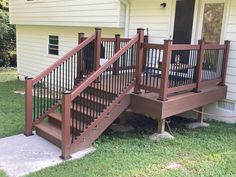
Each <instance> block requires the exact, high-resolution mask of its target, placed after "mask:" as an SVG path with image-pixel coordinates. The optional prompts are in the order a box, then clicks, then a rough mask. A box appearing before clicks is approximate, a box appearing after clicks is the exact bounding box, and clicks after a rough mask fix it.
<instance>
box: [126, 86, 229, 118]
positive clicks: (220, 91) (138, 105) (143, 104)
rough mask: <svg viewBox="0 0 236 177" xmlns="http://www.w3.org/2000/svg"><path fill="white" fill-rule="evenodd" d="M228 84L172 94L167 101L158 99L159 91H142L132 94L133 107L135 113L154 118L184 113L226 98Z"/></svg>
mask: <svg viewBox="0 0 236 177" xmlns="http://www.w3.org/2000/svg"><path fill="white" fill-rule="evenodd" d="M226 92H227V87H226V86H212V87H205V88H203V89H202V91H201V92H199V93H195V92H183V93H176V94H172V95H170V96H169V97H168V100H167V101H161V100H158V98H159V94H158V93H154V92H151V93H142V94H132V95H131V108H132V110H133V111H134V112H135V113H139V114H143V115H146V116H149V117H152V118H154V119H165V118H167V117H170V116H173V115H176V114H179V113H183V112H186V111H189V110H192V109H196V108H199V107H201V106H205V105H207V104H210V103H213V102H216V101H218V100H222V99H225V98H226Z"/></svg>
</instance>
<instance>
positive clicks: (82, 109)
mask: <svg viewBox="0 0 236 177" xmlns="http://www.w3.org/2000/svg"><path fill="white" fill-rule="evenodd" d="M71 109H74V110H75V111H76V107H74V108H73V106H72V107H71ZM77 111H78V112H80V113H82V114H85V115H88V114H86V113H90V112H95V113H96V112H98V111H97V110H95V109H93V108H89V107H87V106H81V105H79V104H78V106H77ZM88 116H90V117H92V116H91V115H88Z"/></svg>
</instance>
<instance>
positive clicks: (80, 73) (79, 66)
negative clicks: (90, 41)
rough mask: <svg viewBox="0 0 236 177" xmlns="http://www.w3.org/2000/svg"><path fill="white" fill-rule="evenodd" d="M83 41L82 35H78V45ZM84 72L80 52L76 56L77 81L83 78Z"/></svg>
mask: <svg viewBox="0 0 236 177" xmlns="http://www.w3.org/2000/svg"><path fill="white" fill-rule="evenodd" d="M83 40H84V33H79V34H78V45H79V44H80V43H82V42H83ZM83 71H84V61H83V54H82V51H81V52H79V53H78V54H77V79H78V80H79V79H81V78H82V77H83Z"/></svg>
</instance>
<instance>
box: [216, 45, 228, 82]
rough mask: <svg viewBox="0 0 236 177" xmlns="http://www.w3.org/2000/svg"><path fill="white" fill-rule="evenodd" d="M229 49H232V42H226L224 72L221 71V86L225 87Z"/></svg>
mask: <svg viewBox="0 0 236 177" xmlns="http://www.w3.org/2000/svg"><path fill="white" fill-rule="evenodd" d="M229 49H230V41H225V50H224V59H223V63H222V71H221V79H222V80H221V82H220V84H219V85H221V86H225V80H226V71H227V65H228V60H229Z"/></svg>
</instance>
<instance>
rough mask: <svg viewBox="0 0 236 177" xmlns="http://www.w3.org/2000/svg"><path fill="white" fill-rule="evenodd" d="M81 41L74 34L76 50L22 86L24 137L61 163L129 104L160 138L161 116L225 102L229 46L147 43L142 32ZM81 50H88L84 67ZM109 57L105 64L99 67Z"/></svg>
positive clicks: (89, 141) (91, 139)
mask: <svg viewBox="0 0 236 177" xmlns="http://www.w3.org/2000/svg"><path fill="white" fill-rule="evenodd" d="M82 38H83V33H80V34H79V44H78V46H76V47H75V48H74V49H72V50H71V51H70V52H68V53H67V54H66V55H64V56H63V57H62V58H61V59H59V60H57V62H55V63H54V64H52V65H51V66H49V67H48V68H47V69H46V70H45V71H43V72H42V73H41V74H39V75H38V76H37V77H36V78H34V79H32V78H26V81H25V93H26V94H25V135H27V136H30V135H32V130H33V127H35V128H36V132H37V133H38V134H39V135H41V136H43V137H44V138H46V139H48V140H51V142H52V143H54V144H56V145H58V146H60V147H61V150H62V156H61V157H62V158H63V159H68V158H70V153H71V152H75V151H77V150H81V149H84V148H86V147H89V146H91V144H92V143H93V142H94V141H95V139H96V138H98V137H99V136H100V134H101V133H102V132H103V131H105V129H106V128H107V127H108V126H109V125H110V124H111V123H112V122H114V121H115V120H116V119H117V117H118V116H119V115H120V114H121V113H122V112H123V111H124V110H125V109H127V108H128V107H131V108H132V110H133V111H134V112H136V113H140V114H144V115H147V116H150V117H152V118H154V119H157V120H158V133H163V131H164V129H165V119H166V118H167V117H170V116H173V115H176V114H179V113H182V112H185V111H189V110H192V109H196V108H199V107H202V106H204V105H207V104H210V103H212V102H216V101H218V100H222V99H224V98H226V91H227V87H226V86H225V77H226V69H227V62H228V54H229V45H230V42H229V41H225V43H224V44H223V45H219V44H205V43H204V42H203V41H199V43H198V44H197V45H189V44H188V45H184V44H173V43H172V41H169V40H165V41H164V44H150V43H148V42H147V39H146V40H145V38H144V30H143V29H137V34H136V35H135V36H134V37H133V38H132V39H128V40H127V39H121V38H120V36H119V35H116V37H115V38H113V39H102V38H101V29H96V30H95V33H94V34H93V35H91V36H90V37H88V38H86V39H82ZM145 41H146V42H145ZM101 42H103V44H104V42H107V44H106V45H105V46H113V47H114V50H113V52H112V53H109V52H108V50H106V49H105V54H102V53H101ZM123 42H125V45H124V46H123ZM109 48H110V47H109ZM87 52H88V53H90V54H91V52H94V54H93V55H94V56H90V57H91V58H90V59H91V60H89V61H90V63H86V61H88V60H87V59H86V58H88V56H87V55H85V54H86V53H87ZM106 52H108V53H106ZM108 54H109V57H110V58H109V60H108V61H107V62H106V63H104V64H103V65H102V66H99V61H100V58H104V57H102V56H103V55H105V56H108ZM87 64H90V65H91V67H88V65H87ZM76 71H77V72H76ZM61 76H62V77H61ZM81 76H83V77H81ZM84 76H85V77H84ZM78 78H83V79H78ZM58 81H59V82H58ZM75 81H76V82H75ZM193 91H194V92H193ZM35 95H37V96H35ZM56 109H60V113H59V114H60V116H59V117H60V119H59V117H58V116H55V115H57V114H58V112H56ZM53 112H54V114H52V113H53ZM56 113H57V114H56ZM51 118H53V119H54V120H50V119H51ZM44 119H48V120H49V121H48V122H46V123H45V121H43V120H44ZM50 126H52V127H53V128H52V127H51V128H50Z"/></svg>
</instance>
